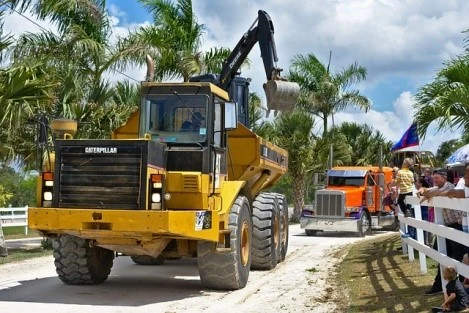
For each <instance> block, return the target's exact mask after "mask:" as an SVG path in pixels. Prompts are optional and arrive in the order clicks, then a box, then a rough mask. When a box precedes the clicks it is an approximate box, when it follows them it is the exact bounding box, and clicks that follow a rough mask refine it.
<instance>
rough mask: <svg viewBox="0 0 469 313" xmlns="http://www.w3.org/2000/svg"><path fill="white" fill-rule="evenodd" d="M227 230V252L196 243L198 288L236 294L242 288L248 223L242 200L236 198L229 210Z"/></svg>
mask: <svg viewBox="0 0 469 313" xmlns="http://www.w3.org/2000/svg"><path fill="white" fill-rule="evenodd" d="M228 228H229V230H230V248H231V249H230V250H229V251H217V249H216V243H213V242H209V241H199V243H198V245H197V259H198V263H199V275H200V280H201V281H202V285H204V286H205V287H207V288H211V289H222V290H236V289H241V288H244V286H246V283H247V281H248V278H249V270H250V269H251V240H252V219H251V214H250V212H249V203H248V200H247V199H246V197H244V196H238V198H237V199H236V201H235V203H234V204H233V206H232V207H231V211H230V216H229V224H228Z"/></svg>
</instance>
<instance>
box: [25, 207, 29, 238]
mask: <svg viewBox="0 0 469 313" xmlns="http://www.w3.org/2000/svg"><path fill="white" fill-rule="evenodd" d="M24 209H25V210H24V215H26V225H25V226H24V234H25V235H27V234H28V216H29V215H28V209H29V207H28V206H27V205H26V206H25V207H24Z"/></svg>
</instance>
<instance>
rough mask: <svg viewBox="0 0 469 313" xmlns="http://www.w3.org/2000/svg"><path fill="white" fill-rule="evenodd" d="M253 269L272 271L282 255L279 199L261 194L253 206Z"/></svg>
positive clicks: (267, 194) (268, 194) (271, 195)
mask: <svg viewBox="0 0 469 313" xmlns="http://www.w3.org/2000/svg"><path fill="white" fill-rule="evenodd" d="M252 224H253V229H252V268H255V269H260V270H270V269H273V268H275V267H276V266H277V263H278V261H279V254H280V249H279V247H280V211H279V207H278V201H277V197H276V196H275V195H273V194H270V193H261V194H259V195H258V196H257V197H256V199H255V200H254V202H253V204H252Z"/></svg>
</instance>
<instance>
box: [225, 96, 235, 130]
mask: <svg viewBox="0 0 469 313" xmlns="http://www.w3.org/2000/svg"><path fill="white" fill-rule="evenodd" d="M237 107H238V105H237V103H236V102H225V129H226V130H232V129H236V128H237V127H238V108H237Z"/></svg>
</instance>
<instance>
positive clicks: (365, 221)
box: [357, 210, 371, 237]
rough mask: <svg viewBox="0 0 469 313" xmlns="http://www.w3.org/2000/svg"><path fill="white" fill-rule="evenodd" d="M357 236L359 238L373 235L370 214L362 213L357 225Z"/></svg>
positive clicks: (363, 211)
mask: <svg viewBox="0 0 469 313" xmlns="http://www.w3.org/2000/svg"><path fill="white" fill-rule="evenodd" d="M357 235H358V236H359V237H365V236H366V235H371V218H370V215H369V214H368V212H367V211H365V210H362V211H361V212H360V219H359V220H358V223H357Z"/></svg>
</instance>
